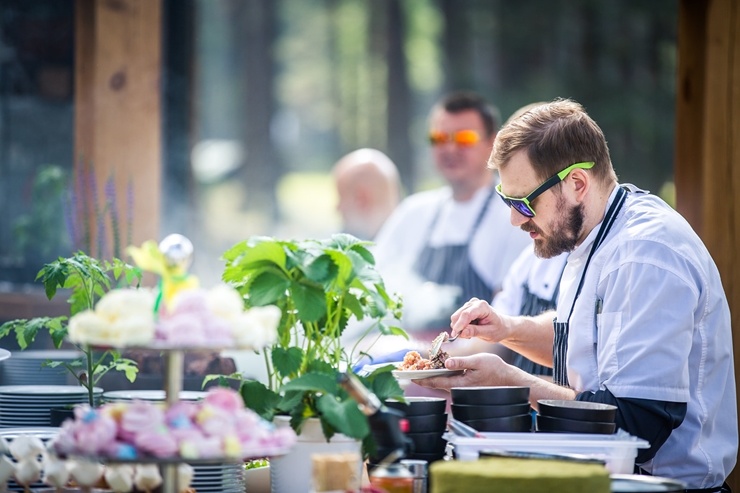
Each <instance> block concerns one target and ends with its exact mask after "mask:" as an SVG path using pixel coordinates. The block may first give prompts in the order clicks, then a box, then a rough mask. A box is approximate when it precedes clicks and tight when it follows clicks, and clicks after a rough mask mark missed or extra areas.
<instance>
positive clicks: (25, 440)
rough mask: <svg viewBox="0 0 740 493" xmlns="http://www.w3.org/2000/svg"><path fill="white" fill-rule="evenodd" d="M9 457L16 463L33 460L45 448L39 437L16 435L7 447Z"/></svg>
mask: <svg viewBox="0 0 740 493" xmlns="http://www.w3.org/2000/svg"><path fill="white" fill-rule="evenodd" d="M8 450H9V451H10V455H12V456H13V458H14V459H15V460H17V461H18V462H20V461H22V460H23V459H35V458H36V457H38V456H39V455H41V454H42V453H43V452H44V450H46V447H44V442H42V441H41V439H40V438H39V437H35V436H29V435H18V436H17V437H15V438H14V439H13V441H12V442H10V445H9V446H8Z"/></svg>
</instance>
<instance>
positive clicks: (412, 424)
mask: <svg viewBox="0 0 740 493" xmlns="http://www.w3.org/2000/svg"><path fill="white" fill-rule="evenodd" d="M406 421H407V422H408V424H409V429H408V432H409V433H429V432H437V433H441V432H443V431H445V428H447V414H446V413H445V414H419V415H417V416H407V417H406Z"/></svg>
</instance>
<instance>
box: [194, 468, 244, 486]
mask: <svg viewBox="0 0 740 493" xmlns="http://www.w3.org/2000/svg"><path fill="white" fill-rule="evenodd" d="M193 470H194V472H195V475H194V476H193V481H192V483H191V485H190V487H191V488H193V489H194V490H195V491H197V492H198V493H211V492H212V493H243V492H244V464H242V463H241V462H239V463H235V464H214V465H209V466H204V465H197V466H193Z"/></svg>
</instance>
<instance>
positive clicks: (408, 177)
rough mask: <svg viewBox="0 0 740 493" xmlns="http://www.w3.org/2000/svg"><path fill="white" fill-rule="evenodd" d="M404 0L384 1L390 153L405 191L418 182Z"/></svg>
mask: <svg viewBox="0 0 740 493" xmlns="http://www.w3.org/2000/svg"><path fill="white" fill-rule="evenodd" d="M401 1H402V0H386V1H385V2H384V3H385V11H386V12H385V14H386V16H385V18H386V34H387V43H386V51H385V59H386V61H387V82H386V84H387V87H388V96H387V97H388V109H387V112H386V118H387V125H386V129H387V134H386V139H387V142H388V155H389V156H390V158H391V159H392V160H393V161H394V162H395V163H396V165H397V166H398V168H399V172H400V174H401V176H402V177H403V185H404V187H405V188H406V190H411V189H412V187H413V185H414V183H415V175H414V166H413V158H412V155H413V151H412V146H411V132H410V129H411V108H412V106H413V105H412V104H411V90H410V88H409V82H408V73H407V68H406V66H407V64H406V51H405V50H404V39H405V33H406V29H405V19H404V16H403V10H402V7H401ZM378 3H379V2H378Z"/></svg>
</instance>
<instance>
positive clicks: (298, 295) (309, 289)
mask: <svg viewBox="0 0 740 493" xmlns="http://www.w3.org/2000/svg"><path fill="white" fill-rule="evenodd" d="M291 292H292V293H293V302H294V303H295V306H296V309H297V310H298V318H299V319H300V320H301V322H304V323H312V322H316V321H318V320H320V319H321V318H322V317H324V316H325V315H326V295H325V293H324V290H323V289H322V288H321V287H320V286H311V285H306V284H301V283H298V282H295V281H294V282H292V283H291Z"/></svg>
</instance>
